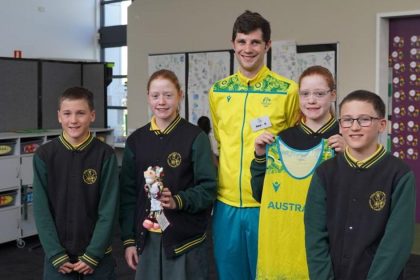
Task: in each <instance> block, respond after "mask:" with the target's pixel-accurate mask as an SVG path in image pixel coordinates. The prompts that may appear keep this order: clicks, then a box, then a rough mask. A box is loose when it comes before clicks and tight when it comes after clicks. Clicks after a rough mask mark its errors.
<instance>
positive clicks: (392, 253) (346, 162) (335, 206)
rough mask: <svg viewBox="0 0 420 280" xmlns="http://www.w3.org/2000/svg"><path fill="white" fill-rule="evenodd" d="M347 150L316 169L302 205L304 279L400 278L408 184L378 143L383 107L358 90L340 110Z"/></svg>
mask: <svg viewBox="0 0 420 280" xmlns="http://www.w3.org/2000/svg"><path fill="white" fill-rule="evenodd" d="M339 107H340V120H339V123H340V132H341V134H342V135H343V137H344V139H345V141H346V143H347V145H348V146H347V148H346V150H345V152H344V153H343V154H338V155H337V156H336V157H334V158H332V159H330V160H327V161H326V162H324V163H323V164H321V165H320V166H319V167H318V168H317V170H316V173H315V175H314V176H313V178H312V181H311V185H310V188H309V193H308V196H307V200H306V206H305V217H304V220H305V241H306V254H307V261H308V267H309V275H310V279H315V280H318V279H349V280H350V279H352V280H353V279H390V280H394V279H402V274H403V268H404V266H405V264H406V262H407V260H408V258H409V256H410V251H411V246H412V243H413V238H414V223H415V222H414V218H415V198H416V196H415V178H414V174H413V172H412V171H411V170H410V168H409V167H408V166H407V165H406V164H405V163H404V162H403V161H401V160H400V159H398V158H396V157H394V156H392V155H391V154H390V153H388V152H386V150H385V148H384V147H383V146H382V145H380V144H379V143H378V135H379V134H380V133H382V132H384V131H385V129H386V120H385V119H384V117H385V104H384V102H383V101H382V100H381V98H380V97H379V96H378V95H376V94H374V93H372V92H369V91H365V90H357V91H354V92H352V93H350V94H349V95H347V96H346V97H345V98H344V99H343V101H342V102H341V104H340V106H339Z"/></svg>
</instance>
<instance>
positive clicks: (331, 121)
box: [299, 116, 337, 135]
mask: <svg viewBox="0 0 420 280" xmlns="http://www.w3.org/2000/svg"><path fill="white" fill-rule="evenodd" d="M336 123H337V120H336V119H335V118H334V117H333V116H331V117H330V119H329V120H328V121H327V122H326V123H325V124H324V125H323V126H322V127H320V128H319V129H318V130H317V131H313V130H312V129H311V128H310V127H309V126H307V125H306V124H305V123H304V122H303V120H300V122H299V127H300V128H301V129H302V130H303V132H305V133H306V134H308V135H312V134H323V133H325V132H326V131H328V130H329V129H330V128H331V127H333V126H334V125H335V124H336Z"/></svg>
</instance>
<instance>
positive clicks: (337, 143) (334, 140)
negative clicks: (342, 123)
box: [328, 134, 346, 153]
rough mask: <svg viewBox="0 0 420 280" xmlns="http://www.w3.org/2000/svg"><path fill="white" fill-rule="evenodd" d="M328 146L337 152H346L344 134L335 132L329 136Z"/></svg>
mask: <svg viewBox="0 0 420 280" xmlns="http://www.w3.org/2000/svg"><path fill="white" fill-rule="evenodd" d="M328 146H330V147H331V148H333V149H334V150H335V151H336V152H339V153H341V152H344V149H345V148H346V141H344V138H343V136H341V135H340V134H335V135H333V136H331V137H330V138H328Z"/></svg>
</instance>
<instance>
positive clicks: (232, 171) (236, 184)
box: [209, 66, 299, 207]
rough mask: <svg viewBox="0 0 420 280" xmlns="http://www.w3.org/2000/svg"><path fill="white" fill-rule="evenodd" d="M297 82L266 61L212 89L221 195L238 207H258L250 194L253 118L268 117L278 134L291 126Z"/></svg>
mask: <svg viewBox="0 0 420 280" xmlns="http://www.w3.org/2000/svg"><path fill="white" fill-rule="evenodd" d="M297 91H298V86H297V84H296V83H295V82H294V81H292V80H289V79H286V78H284V77H282V76H280V75H278V74H276V73H274V72H272V71H270V70H269V69H268V68H267V67H266V66H264V67H263V68H262V69H261V70H260V71H259V72H258V73H257V75H256V76H255V77H254V78H252V79H249V78H247V77H245V76H244V75H243V74H242V73H241V72H239V71H238V72H237V73H236V74H234V75H232V76H229V77H227V78H225V79H223V80H220V81H218V82H216V83H215V84H214V85H213V87H212V88H211V89H210V92H209V103H210V110H211V117H212V123H213V131H214V136H215V138H216V140H217V142H218V144H219V161H220V162H219V170H218V171H219V174H218V175H219V184H218V193H217V199H218V200H219V201H221V202H223V203H226V204H228V205H230V206H234V207H258V206H259V203H258V202H257V201H255V199H254V198H253V197H252V190H251V184H250V180H251V174H250V169H249V167H250V165H251V161H252V159H253V158H254V142H255V138H256V137H257V136H258V135H260V134H261V132H262V130H258V131H254V130H253V129H252V127H251V122H252V121H255V120H256V119H258V118H263V117H268V118H269V120H270V123H271V127H269V128H266V130H267V131H269V132H271V133H272V134H274V135H277V134H278V133H279V132H280V131H282V130H284V129H286V128H288V127H291V126H293V124H294V123H295V122H296V115H297V112H298V110H299V99H298V94H297Z"/></svg>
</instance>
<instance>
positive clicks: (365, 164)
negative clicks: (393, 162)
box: [344, 145, 386, 169]
mask: <svg viewBox="0 0 420 280" xmlns="http://www.w3.org/2000/svg"><path fill="white" fill-rule="evenodd" d="M385 154H386V150H385V148H384V146H382V145H379V147H378V149H377V150H376V152H375V153H373V154H372V155H371V156H370V157H369V158H367V159H366V160H362V161H356V160H355V159H354V158H353V157H352V156H351V154H350V153H349V150H348V149H346V150H345V151H344V158H345V159H346V161H347V163H348V164H349V165H350V166H351V167H353V168H363V169H367V168H369V167H371V166H372V165H374V164H375V163H376V162H378V161H379V160H380V159H381V158H383V157H384V155H385Z"/></svg>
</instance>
